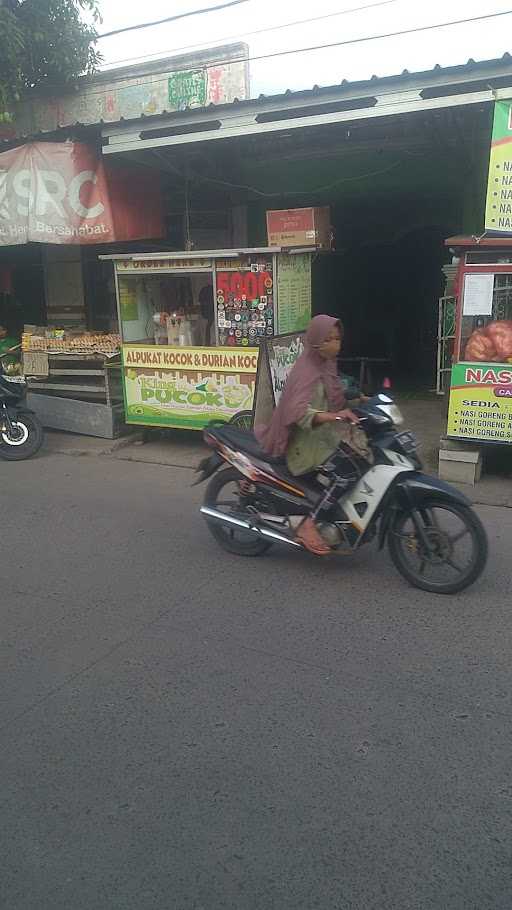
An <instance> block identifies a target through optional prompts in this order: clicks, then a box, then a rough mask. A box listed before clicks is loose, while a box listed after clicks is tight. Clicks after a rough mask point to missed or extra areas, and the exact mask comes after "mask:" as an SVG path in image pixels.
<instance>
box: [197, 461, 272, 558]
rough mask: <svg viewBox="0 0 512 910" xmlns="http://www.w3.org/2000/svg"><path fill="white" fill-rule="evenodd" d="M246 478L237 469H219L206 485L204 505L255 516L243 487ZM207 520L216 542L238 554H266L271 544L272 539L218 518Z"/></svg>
mask: <svg viewBox="0 0 512 910" xmlns="http://www.w3.org/2000/svg"><path fill="white" fill-rule="evenodd" d="M243 480H244V478H243V477H242V475H241V474H240V473H239V472H238V471H237V470H236V468H226V469H224V470H223V471H219V472H218V473H217V474H215V475H214V476H213V477H212V479H211V480H210V483H209V484H208V486H207V488H206V494H205V498H204V504H205V506H209V507H210V508H211V509H216V510H217V511H218V512H225V513H226V515H233V516H235V517H236V518H244V519H247V518H251V517H254V511H253V512H251V511H250V509H249V504H248V503H247V501H246V500H247V497H246V496H245V495H244V493H243V491H242V489H241V487H240V484H241V483H242V482H243ZM206 523H207V525H208V529H209V531H210V532H211V533H212V535H213V536H214V537H215V540H216V541H217V543H219V544H220V545H221V547H222V548H223V549H224V550H227V551H228V553H235V554H236V555H237V556H263V554H264V553H266V552H267V550H269V549H270V547H271V546H272V543H271V542H269V541H268V540H263V538H261V537H260V536H259V534H256V533H254V531H246V530H245V529H244V528H237V527H234V526H233V525H223V524H221V523H220V522H218V521H215V519H208V518H207V519H206Z"/></svg>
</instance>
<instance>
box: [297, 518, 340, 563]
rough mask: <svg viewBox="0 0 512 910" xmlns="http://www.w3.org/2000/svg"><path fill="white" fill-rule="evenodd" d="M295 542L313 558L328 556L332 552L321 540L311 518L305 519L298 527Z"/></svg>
mask: <svg viewBox="0 0 512 910" xmlns="http://www.w3.org/2000/svg"><path fill="white" fill-rule="evenodd" d="M296 540H297V541H298V542H299V543H301V544H302V546H303V547H304V549H306V550H308V551H309V552H310V553H313V554H314V555H315V556H328V555H329V553H331V552H332V550H331V548H330V547H328V546H327V545H326V544H325V542H324V540H323V539H322V537H321V535H320V532H319V530H318V528H317V527H316V525H315V522H314V521H313V519H312V518H309V517H308V518H305V519H304V521H303V522H302V524H300V525H299V527H298V529H297V534H296Z"/></svg>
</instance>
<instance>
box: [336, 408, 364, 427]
mask: <svg viewBox="0 0 512 910" xmlns="http://www.w3.org/2000/svg"><path fill="white" fill-rule="evenodd" d="M334 419H335V420H346V421H348V423H353V424H358V423H359V417H357V416H356V415H355V414H354V412H353V411H351V410H350V408H345V409H344V410H343V411H338V412H337V414H335V415H334Z"/></svg>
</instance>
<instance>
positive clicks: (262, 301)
mask: <svg viewBox="0 0 512 910" xmlns="http://www.w3.org/2000/svg"><path fill="white" fill-rule="evenodd" d="M312 252H313V250H307V249H306V250H305V249H301V250H299V251H296V250H290V251H284V250H282V249H281V248H280V247H266V248H259V249H235V250H215V251H200V252H199V251H198V252H181V253H136V254H129V255H123V256H105V257H103V256H102V257H100V258H102V259H111V260H112V261H113V264H114V271H115V282H116V294H117V306H118V318H119V331H120V335H121V351H122V378H123V389H124V403H125V418H126V422H127V423H128V424H132V425H138V426H154V427H169V428H183V429H191V430H201V429H203V428H204V427H205V426H206V425H207V424H208V423H209V422H210V421H211V420H216V419H217V420H226V421H228V420H232V419H233V418H236V417H237V416H240V415H242V416H243V415H247V414H251V413H252V409H253V404H254V394H255V386H256V374H257V370H258V360H259V351H260V345H261V344H262V342H263V341H265V340H268V339H270V338H273V337H274V335H277V334H283V333H289V332H295V331H299V332H300V331H302V330H303V329H304V328H305V327H306V325H307V323H308V322H309V320H310V318H311V254H312Z"/></svg>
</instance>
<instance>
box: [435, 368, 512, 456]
mask: <svg viewBox="0 0 512 910" xmlns="http://www.w3.org/2000/svg"><path fill="white" fill-rule="evenodd" d="M448 436H454V437H456V438H458V439H474V440H481V441H482V442H484V441H486V442H507V443H512V367H509V368H506V367H505V366H500V364H495V363H458V364H456V365H455V366H454V367H453V369H452V382H451V389H450V407H449V412H448Z"/></svg>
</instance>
